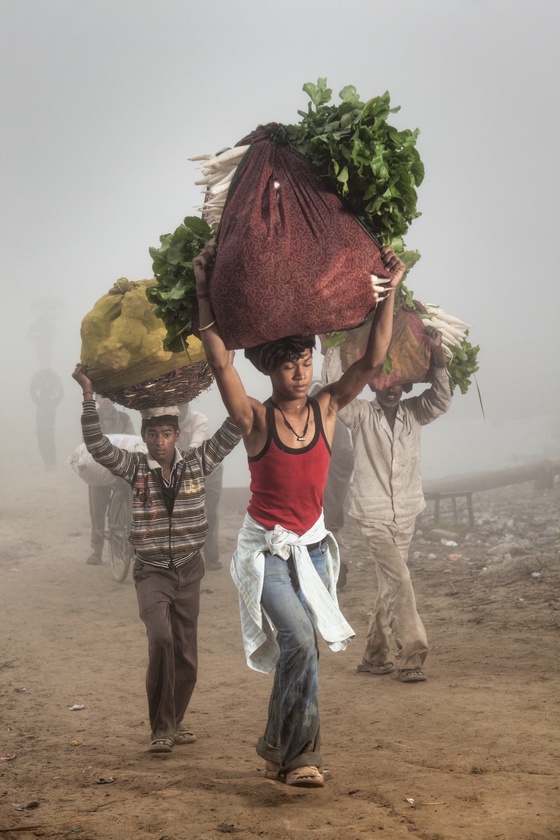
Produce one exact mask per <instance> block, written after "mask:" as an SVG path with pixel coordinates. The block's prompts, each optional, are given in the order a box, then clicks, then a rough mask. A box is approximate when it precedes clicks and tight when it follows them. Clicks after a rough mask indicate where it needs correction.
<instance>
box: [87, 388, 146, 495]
mask: <svg viewBox="0 0 560 840" xmlns="http://www.w3.org/2000/svg"><path fill="white" fill-rule="evenodd" d="M82 434H83V437H84V443H85V445H86V447H87V450H88V452H89V453H90V455H91V456H92V458H93V459H94V461H97V463H98V464H101V466H103V467H105V468H106V469H108V470H109V472H111V473H113V475H117V476H119V478H124V480H125V481H128V483H129V484H132V482H133V480H134V476H135V475H136V470H137V468H138V456H137V455H136V454H135V453H132V452H126V451H125V450H124V449H119V447H118V446H113V444H112V443H111V441H110V440H109V438H108V437H106V436H105V435H104V434H103V432H102V431H101V425H100V423H99V415H98V413H97V408H96V406H95V400H84V402H83V404H82Z"/></svg>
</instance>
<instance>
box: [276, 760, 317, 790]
mask: <svg viewBox="0 0 560 840" xmlns="http://www.w3.org/2000/svg"><path fill="white" fill-rule="evenodd" d="M285 782H286V784H287V785H292V787H324V785H325V777H324V776H323V774H322V773H321V771H320V770H319V768H318V767H312V766H311V765H308V766H306V767H296V769H295V770H290V772H289V773H286V777H285Z"/></svg>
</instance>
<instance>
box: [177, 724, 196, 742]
mask: <svg viewBox="0 0 560 840" xmlns="http://www.w3.org/2000/svg"><path fill="white" fill-rule="evenodd" d="M195 741H196V735H195V734H194V732H193V731H192V729H189V727H188V726H185V724H184V723H181V724H179V727H178V729H177V732H176V733H175V735H174V736H173V743H175V744H193V743H194V742H195Z"/></svg>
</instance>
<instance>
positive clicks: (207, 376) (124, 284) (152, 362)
mask: <svg viewBox="0 0 560 840" xmlns="http://www.w3.org/2000/svg"><path fill="white" fill-rule="evenodd" d="M155 282H156V281H155V280H139V281H134V282H131V281H129V280H127V279H126V278H121V279H120V280H117V282H116V283H115V284H114V286H113V287H112V289H111V290H110V291H109V292H108V293H107V294H105V295H103V297H101V298H100V299H99V300H98V301H97V302H96V304H95V306H94V307H93V309H92V310H91V312H89V313H88V314H87V315H86V316H85V318H84V319H83V321H82V325H81V337H82V353H81V362H82V364H85V365H87V366H88V376H89V378H90V379H91V381H92V383H93V387H94V388H95V390H96V392H97V393H99V394H101V395H102V396H106V397H109V398H110V399H111V400H113V402H117V403H119V404H120V405H125V406H127V407H128V408H138V409H141V408H148V407H150V406H153V405H170V404H175V403H177V402H181V401H182V402H188V401H189V400H190V399H192V398H193V397H195V396H197V395H198V394H199V393H200V392H201V391H202V390H204V389H205V388H207V387H208V386H209V385H210V384H211V382H212V375H211V373H210V370H209V368H208V365H207V363H206V358H205V355H204V350H203V348H202V343H201V342H200V340H199V339H198V338H196V337H195V336H193V335H189V336H188V338H187V339H186V340H185V341H183V342H182V346H183V348H184V349H181V350H180V351H179V352H172V351H171V350H168V349H167V348H166V347H164V344H163V340H164V339H165V338H166V336H167V330H166V328H165V325H164V324H163V322H162V321H161V320H160V319H159V318H158V317H157V316H156V314H155V313H154V309H153V307H152V305H151V304H150V302H149V300H148V297H147V294H146V292H147V289H149V288H150V287H151V286H152V285H154V284H155ZM179 397H180V399H179Z"/></svg>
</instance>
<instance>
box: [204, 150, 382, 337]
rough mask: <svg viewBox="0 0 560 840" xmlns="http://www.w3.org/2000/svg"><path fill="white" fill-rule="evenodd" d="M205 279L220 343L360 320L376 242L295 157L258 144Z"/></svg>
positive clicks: (374, 268) (371, 293) (375, 267)
mask: <svg viewBox="0 0 560 840" xmlns="http://www.w3.org/2000/svg"><path fill="white" fill-rule="evenodd" d="M217 244H218V251H217V256H216V262H215V265H214V269H213V272H212V276H211V278H210V282H209V293H210V301H211V303H212V308H213V310H214V313H215V316H216V320H217V322H218V324H219V327H220V333H221V335H222V338H223V339H224V342H225V344H226V347H228V348H230V349H233V348H239V347H254V346H255V345H258V344H262V343H263V342H265V341H273V340H274V339H277V338H282V337H284V336H285V335H317V334H319V333H323V332H328V331H331V330H335V329H343V328H351V327H355V326H357V325H358V324H362V323H363V321H364V319H365V318H366V317H367V315H368V313H369V312H370V311H371V310H372V309H373V308H374V307H375V303H376V295H375V289H374V283H373V281H372V276H371V275H372V274H373V275H375V276H377V277H384V278H385V277H388V276H389V272H388V271H387V269H386V268H385V266H384V264H383V261H382V259H381V254H380V249H379V246H378V245H377V244H376V243H375V242H374V240H373V238H372V237H371V235H370V234H368V233H367V232H366V230H365V229H364V228H363V227H362V225H360V224H359V222H358V221H357V220H356V218H355V217H354V216H353V215H352V213H350V212H349V211H348V210H346V209H345V207H344V206H343V204H342V202H341V200H340V199H339V198H338V196H337V195H336V194H335V193H334V192H333V191H332V190H331V189H330V188H328V187H327V186H326V185H325V183H324V182H323V181H322V180H321V179H320V178H319V176H318V175H317V174H316V173H315V171H314V170H313V168H312V167H311V166H310V165H309V164H308V163H307V162H306V161H305V159H304V158H302V157H301V155H298V154H296V153H295V152H292V151H290V150H289V149H287V148H285V147H282V146H279V145H276V144H273V143H271V142H270V141H268V140H265V139H263V140H261V141H259V142H256V143H255V144H254V145H252V146H251V147H250V149H249V150H248V152H247V154H246V158H245V159H244V161H243V165H242V167H241V171H240V172H239V174H238V177H237V178H236V180H235V184H234V185H232V187H231V189H230V194H229V197H228V202H227V205H226V208H225V210H224V213H223V215H222V219H221V222H220V227H219V231H218V239H217Z"/></svg>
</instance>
